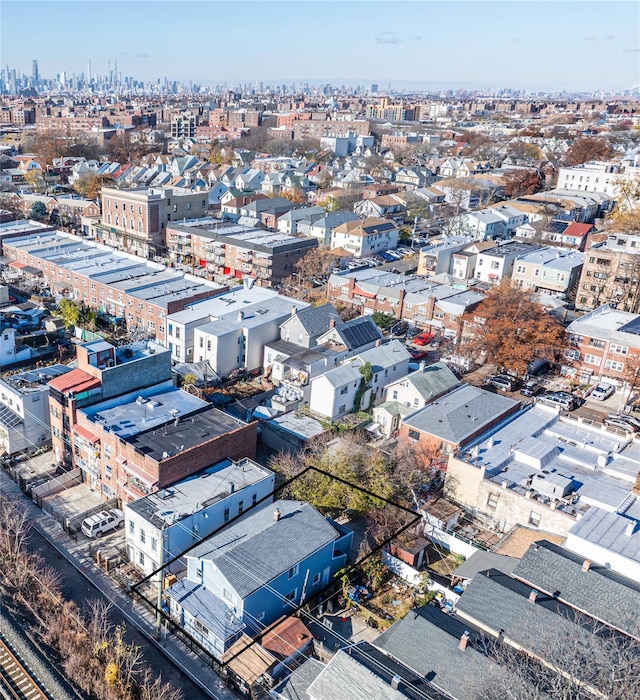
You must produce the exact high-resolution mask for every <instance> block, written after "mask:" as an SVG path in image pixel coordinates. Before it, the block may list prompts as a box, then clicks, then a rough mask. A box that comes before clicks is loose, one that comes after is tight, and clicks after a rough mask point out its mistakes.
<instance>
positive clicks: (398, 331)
mask: <svg viewBox="0 0 640 700" xmlns="http://www.w3.org/2000/svg"><path fill="white" fill-rule="evenodd" d="M408 330H409V324H408V323H407V322H406V321H398V323H394V324H393V326H391V333H392V335H405V334H406V332H407V331H408Z"/></svg>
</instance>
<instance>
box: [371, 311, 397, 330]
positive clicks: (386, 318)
mask: <svg viewBox="0 0 640 700" xmlns="http://www.w3.org/2000/svg"><path fill="white" fill-rule="evenodd" d="M371 320H372V321H373V322H374V323H375V324H376V326H378V328H382V329H383V330H389V328H391V326H393V324H394V323H395V322H396V319H395V317H394V316H392V315H391V314H385V313H383V312H382V311H375V312H374V313H372V314H371Z"/></svg>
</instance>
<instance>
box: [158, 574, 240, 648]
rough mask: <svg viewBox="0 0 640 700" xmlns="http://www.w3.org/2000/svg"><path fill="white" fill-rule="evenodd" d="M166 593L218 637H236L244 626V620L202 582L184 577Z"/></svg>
mask: <svg viewBox="0 0 640 700" xmlns="http://www.w3.org/2000/svg"><path fill="white" fill-rule="evenodd" d="M166 593H167V595H168V596H169V597H170V598H173V600H175V601H176V602H177V603H179V604H180V605H181V606H182V607H183V608H184V609H185V610H186V611H187V612H188V613H190V614H191V615H192V616H193V617H195V618H196V620H198V621H199V622H201V623H202V624H203V625H204V626H205V627H206V628H207V629H208V630H211V631H212V632H213V633H214V634H215V635H216V637H218V639H223V640H225V639H229V638H231V637H234V636H235V635H236V634H238V633H239V632H241V631H242V630H243V628H244V623H243V622H242V620H239V619H238V618H237V617H236V616H235V615H234V614H233V612H232V611H231V609H230V608H229V607H228V606H227V605H225V604H224V603H223V602H222V600H220V598H218V596H216V595H214V594H213V593H211V591H209V590H207V589H206V588H205V587H204V586H203V585H202V584H200V583H195V582H194V581H189V580H188V579H186V578H184V579H181V580H180V581H178V582H177V583H174V584H173V586H171V587H169V588H168V589H167V591H166Z"/></svg>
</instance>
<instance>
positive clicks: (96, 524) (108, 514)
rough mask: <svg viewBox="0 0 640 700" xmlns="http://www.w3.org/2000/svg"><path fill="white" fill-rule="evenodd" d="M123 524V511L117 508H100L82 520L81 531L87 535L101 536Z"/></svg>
mask: <svg viewBox="0 0 640 700" xmlns="http://www.w3.org/2000/svg"><path fill="white" fill-rule="evenodd" d="M123 524H124V513H123V512H122V511H121V510H118V509H117V508H112V509H111V510H101V511H100V512H99V513H96V514H95V515H90V516H89V517H88V518H85V519H84V520H83V521H82V528H81V529H82V532H83V533H84V534H85V535H86V536H87V537H102V535H104V534H105V533H107V532H111V530H115V529H116V528H118V527H120V526H121V525H123Z"/></svg>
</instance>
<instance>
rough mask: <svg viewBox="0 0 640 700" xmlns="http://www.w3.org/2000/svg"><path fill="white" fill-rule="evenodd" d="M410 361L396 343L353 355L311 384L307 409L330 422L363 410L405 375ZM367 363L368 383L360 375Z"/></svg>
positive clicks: (406, 352)
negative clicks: (388, 386)
mask: <svg viewBox="0 0 640 700" xmlns="http://www.w3.org/2000/svg"><path fill="white" fill-rule="evenodd" d="M410 358H411V356H410V355H409V352H408V351H407V349H406V348H405V346H404V345H403V344H402V343H401V342H400V341H398V340H392V341H391V342H390V343H387V344H385V345H379V346H378V347H374V348H372V349H370V350H365V351H364V352H361V353H359V354H358V355H355V356H354V357H353V358H351V359H348V360H346V361H344V362H343V363H342V365H340V366H338V367H335V368H334V369H330V370H328V371H327V372H325V373H324V374H322V375H320V376H318V377H316V378H315V379H313V380H312V382H311V395H310V400H309V409H310V410H311V411H312V413H314V414H316V415H319V416H323V417H325V418H328V419H329V420H336V419H337V418H341V417H342V416H344V415H346V414H347V413H351V412H352V411H359V410H366V408H367V407H368V406H373V405H375V403H376V402H378V401H379V400H380V398H381V397H382V395H383V391H384V386H385V385H386V384H387V383H388V382H391V381H394V380H395V379H399V378H400V377H402V376H404V375H406V374H407V371H408V369H409V360H410ZM367 363H369V364H370V366H371V378H370V380H369V381H368V382H367V381H366V380H365V378H364V375H363V373H362V371H361V369H362V368H363V367H365V365H366V364H367Z"/></svg>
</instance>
